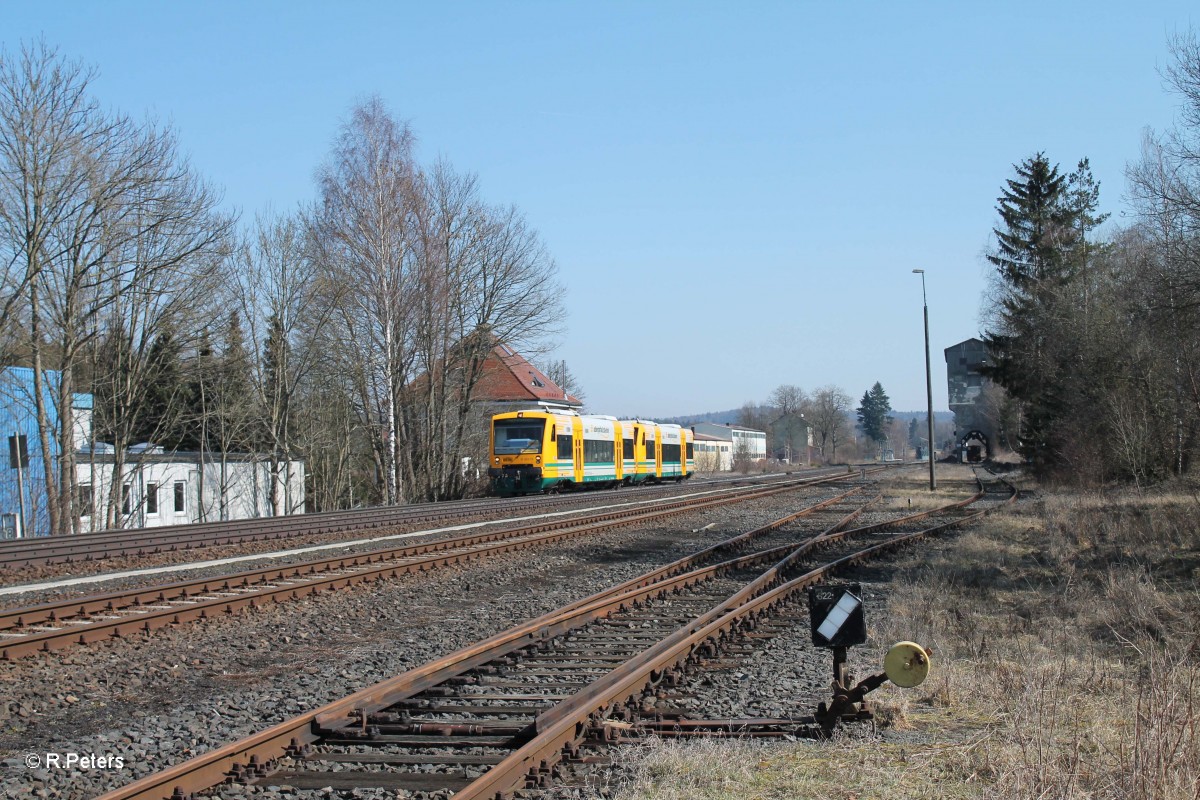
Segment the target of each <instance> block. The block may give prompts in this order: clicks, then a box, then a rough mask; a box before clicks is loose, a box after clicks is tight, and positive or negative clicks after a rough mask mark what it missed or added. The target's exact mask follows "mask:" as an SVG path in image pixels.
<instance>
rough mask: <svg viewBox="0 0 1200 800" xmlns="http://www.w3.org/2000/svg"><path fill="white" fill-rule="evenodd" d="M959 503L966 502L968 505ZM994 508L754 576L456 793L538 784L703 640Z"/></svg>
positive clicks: (540, 724) (463, 798)
mask: <svg viewBox="0 0 1200 800" xmlns="http://www.w3.org/2000/svg"><path fill="white" fill-rule="evenodd" d="M1010 487H1011V484H1010ZM985 493H986V490H985V489H984V487H983V485H982V481H980V492H979V494H978V495H977V497H981V496H983V495H984V494H985ZM1016 497H1017V493H1016V491H1015V488H1014V490H1013V492H1012V494H1011V495H1010V497H1009V499H1008V501H1007V502H1008V503H1011V502H1012V501H1014V500H1015V499H1016ZM955 505H956V507H961V505H960V504H955ZM991 510H993V509H986V510H983V511H980V512H977V513H975V514H971V515H969V516H966V517H962V518H960V519H956V520H951V521H949V522H946V523H943V524H939V525H935V526H933V527H931V528H928V529H926V530H922V531H916V532H914V533H909V534H905V535H902V536H896V537H894V538H892V539H890V540H888V541H885V542H880V543H878V544H874V545H870V546H868V547H865V548H862V549H860V550H858V551H857V552H855V553H852V554H850V555H847V556H843V557H841V558H838V559H835V560H834V561H831V562H829V563H827V564H824V565H822V566H820V567H818V568H816V569H813V570H810V571H809V572H807V573H805V574H804V575H801V576H799V577H797V578H794V579H792V580H790V581H787V582H786V583H783V584H782V585H779V586H777V587H775V588H773V589H770V590H769V591H766V592H763V593H762V594H759V595H758V596H757V597H749V596H748V595H750V594H752V593H753V592H754V591H756V589H761V588H762V586H761V583H762V581H763V579H759V580H756V581H755V582H754V583H755V584H760V585H759V586H758V587H755V588H752V586H748V587H746V588H745V589H743V590H741V591H739V592H738V593H737V594H735V595H734V596H732V597H730V598H729V599H728V600H727V601H725V602H724V603H721V604H719V605H717V606H716V607H714V608H713V609H712V610H710V611H709V612H708V613H706V614H704V615H702V616H701V617H698V618H697V619H696V620H695V621H694V622H693V623H692V624H690V625H688V626H685V627H683V628H680V629H679V630H677V631H676V632H675V633H673V634H672V635H671V636H669V637H667V638H666V639H664V640H662V641H661V642H660V643H659V644H657V645H654V646H652V647H650V648H647V649H646V650H645V651H643V652H642V653H641V654H639V655H638V656H635V657H634V658H633V659H631V660H630V661H628V662H626V663H625V664H623V665H622V666H621V667H618V668H617V669H614V670H613V671H611V672H610V673H608V674H607V675H605V676H604V677H602V678H600V679H599V680H597V681H595V682H593V683H592V684H591V685H589V686H588V687H587V688H586V689H584V690H583V691H582V692H579V693H578V694H576V695H575V696H574V697H572V698H571V699H569V700H564V701H563V702H561V703H559V704H558V705H556V706H555V707H554V708H553V709H551V710H550V711H547V712H544V713H542V714H540V715H538V717H537V721H536V725H537V731H538V733H537V735H536V736H535V737H534V738H533V739H532V740H530V741H529V742H527V743H526V744H525V745H523V746H522V747H520V748H519V749H518V750H516V751H515V752H513V753H512V755H510V756H508V757H507V758H505V759H504V760H503V761H501V762H500V763H499V764H497V765H495V766H493V767H492V768H491V769H489V770H488V771H487V772H485V773H484V774H483V775H482V776H481V777H479V778H477V779H476V780H475V781H473V782H472V783H471V784H470V785H468V786H467V787H466V788H464V789H462V790H461V791H458V792H456V793H455V795H454V797H455V798H456V800H480V799H482V798H495V797H503V796H505V795H507V794H508V793H510V792H511V791H512V790H514V789H518V788H524V787H526V786H528V785H530V784H531V783H532V784H534V785H536V783H537V782H538V780H537V778H538V776H547V775H549V774H550V772H551V769H552V768H553V766H554V765H555V763H557V761H558V760H559V759H561V757H562V755H563V753H564V751H566V752H569V751H571V750H572V749H573V748H574V747H575V746H576V745H577V744H578V742H579V741H580V740H582V738H583V736H584V734H585V733H586V731H587V729H588V728H590V727H592V726H593V725H595V724H598V723H600V722H602V721H603V719H604V718H606V717H607V716H608V715H609V714H610V713H611V712H612V711H613V710H614V709H615V708H617V707H618V706H624V705H627V704H628V703H629V702H630V700H631V699H632V698H634V697H635V696H636V695H638V694H639V693H640V692H642V691H643V690H645V689H646V688H648V687H652V686H653V685H654V684H656V683H658V681H659V680H660V679H661V677H662V676H663V674H664V673H665V672H666V671H667V670H669V669H675V668H678V667H680V666H681V665H682V664H683V663H684V662H686V661H688V660H689V659H690V658H692V657H693V656H694V655H695V654H696V653H697V652H698V648H699V647H700V645H701V644H704V643H706V642H710V641H714V640H720V639H722V638H725V637H727V636H729V635H730V632H731V631H732V630H733V629H734V628H735V627H736V626H753V625H755V624H757V623H756V618H757V617H759V616H761V615H763V614H765V613H769V611H771V610H773V609H777V608H778V607H779V606H781V605H782V604H783V603H785V602H788V601H790V600H792V599H794V598H795V596H796V595H797V594H798V593H799V592H801V591H803V590H805V589H807V588H808V587H809V586H811V585H813V584H816V583H819V582H820V581H822V580H824V579H825V578H826V577H827V576H829V575H831V574H833V573H835V572H837V571H839V570H841V569H843V568H845V567H848V566H852V565H855V564H858V563H861V562H863V561H866V560H868V559H870V558H871V557H873V556H875V555H878V554H881V553H884V552H887V551H890V550H894V549H897V548H899V547H902V546H904V545H907V544H911V543H913V542H915V541H917V540H919V539H922V538H925V537H927V536H929V535H932V534H934V533H937V532H940V531H943V530H946V529H949V528H951V527H955V526H958V525H962V524H964V523H965V522H968V521H970V520H973V519H977V518H979V517H981V516H983V515H985V514H987V513H989V512H990V511H991ZM789 559H791V557H789ZM789 559H785V561H787V560H789ZM782 565H783V562H781V563H780V565H777V568H776V570H778V571H782ZM764 577H765V576H764Z"/></svg>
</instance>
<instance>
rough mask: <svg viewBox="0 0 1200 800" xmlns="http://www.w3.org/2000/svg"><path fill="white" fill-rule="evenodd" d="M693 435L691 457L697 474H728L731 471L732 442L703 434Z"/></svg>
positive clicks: (693, 433)
mask: <svg viewBox="0 0 1200 800" xmlns="http://www.w3.org/2000/svg"><path fill="white" fill-rule="evenodd" d="M692 435H693V439H694V441H693V446H692V450H693V457H694V458H695V461H696V471H697V472H729V471H730V470H732V469H733V442H732V441H731V440H729V439H722V438H720V437H718V436H709V435H708V434H705V433H696V432H695V429H694V428H693V430H692Z"/></svg>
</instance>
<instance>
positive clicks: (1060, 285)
mask: <svg viewBox="0 0 1200 800" xmlns="http://www.w3.org/2000/svg"><path fill="white" fill-rule="evenodd" d="M1014 169H1015V170H1016V178H1010V179H1009V180H1008V181H1007V182H1006V186H1005V189H1004V190H1003V191H1002V193H1001V196H1000V197H999V198H998V203H999V205H998V206H997V207H996V210H997V212H999V214H1000V219H1001V222H1002V225H1001V226H1000V227H997V228H995V229H994V232H995V234H996V249H995V250H994V251H993V252H992V253H989V254H988V256H987V259H988V261H990V262H991V263H992V264H993V265H994V266H995V267H996V269H997V273H998V277H999V280H1000V288H1001V292H1000V297H999V306H998V308H997V314H996V318H995V324H994V326H993V328H994V329H993V330H989V331H987V332H986V333H985V335H984V340H985V342H986V343H987V345H988V349H989V351H990V354H991V358H992V363H991V364H990V365H989V366H988V367H987V368H986V369H985V374H987V375H988V376H989V377H990V378H992V380H994V381H995V382H996V383H998V384H1000V385H1001V386H1003V387H1004V389H1005V390H1006V391H1007V392H1008V393H1009V395H1010V396H1012V397H1013V398H1015V399H1016V400H1018V401H1020V403H1021V407H1022V432H1021V450H1022V451H1023V453H1024V454H1025V455H1026V456H1027V457H1029V458H1031V459H1032V460H1034V461H1035V462H1036V463H1039V464H1045V463H1049V462H1050V461H1053V460H1054V458H1055V453H1056V452H1057V451H1058V449H1059V448H1058V446H1057V444H1056V442H1055V436H1056V434H1055V431H1056V430H1057V428H1058V427H1059V425H1058V423H1059V422H1060V421H1061V419H1062V417H1063V416H1064V415H1065V414H1066V413H1068V412H1067V409H1068V408H1069V407H1070V404H1069V402H1068V401H1069V398H1070V396H1071V394H1072V392H1073V391H1074V389H1073V388H1072V387H1071V386H1070V384H1069V382H1068V378H1069V375H1070V374H1071V372H1072V370H1070V369H1069V365H1070V363H1072V362H1073V360H1076V359H1077V356H1078V354H1077V353H1074V352H1073V351H1072V350H1071V347H1072V345H1071V342H1073V341H1076V338H1075V337H1073V336H1071V335H1069V333H1070V331H1068V330H1067V327H1068V326H1069V325H1070V324H1071V323H1072V321H1073V320H1074V319H1076V318H1077V316H1078V314H1077V309H1078V307H1079V306H1080V305H1081V304H1083V305H1085V306H1086V291H1084V292H1082V293H1081V292H1080V291H1079V289H1080V286H1081V284H1082V285H1086V277H1087V267H1088V263H1089V260H1090V258H1091V255H1092V254H1091V252H1090V251H1089V246H1088V244H1087V233H1088V232H1089V231H1090V230H1091V229H1093V228H1095V227H1096V226H1097V225H1099V224H1101V223H1102V222H1103V221H1104V219H1105V215H1099V214H1097V213H1096V209H1097V206H1098V202H1099V185H1098V184H1097V183H1096V181H1095V179H1094V178H1093V177H1092V173H1091V167H1090V165H1089V163H1088V161H1087V159H1083V160H1082V161H1080V162H1079V164H1078V166H1077V168H1076V170H1075V172H1073V173H1072V174H1071V175H1070V176H1066V175H1063V174H1061V173H1060V172H1059V170H1058V166H1057V165H1052V164H1051V163H1050V162H1049V160H1048V159H1047V158H1046V156H1045V155H1044V154H1043V153H1038V154H1036V155H1035V156H1033V157H1032V158H1029V159H1026V160H1025V161H1024V162H1022V163H1021V164H1017V165H1014Z"/></svg>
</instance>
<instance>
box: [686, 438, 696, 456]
mask: <svg viewBox="0 0 1200 800" xmlns="http://www.w3.org/2000/svg"><path fill="white" fill-rule="evenodd" d="M694 448H695V445H693V444H692V443H691V442H688V443H687V457H688V458H689V459H691V458H693V457H694V453H693V450H694Z"/></svg>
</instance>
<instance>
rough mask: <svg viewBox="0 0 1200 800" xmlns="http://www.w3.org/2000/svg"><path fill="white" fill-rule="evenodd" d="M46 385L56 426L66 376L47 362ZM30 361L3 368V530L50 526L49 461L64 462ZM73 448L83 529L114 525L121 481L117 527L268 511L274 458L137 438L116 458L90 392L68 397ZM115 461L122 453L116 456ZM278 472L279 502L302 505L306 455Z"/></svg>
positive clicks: (9, 534) (41, 530)
mask: <svg viewBox="0 0 1200 800" xmlns="http://www.w3.org/2000/svg"><path fill="white" fill-rule="evenodd" d="M42 375H43V386H42V394H43V398H44V405H45V409H46V417H47V421H48V424H49V426H50V429H51V430H56V429H57V428H58V426H59V422H60V419H61V414H60V412H59V409H58V407H57V403H56V401H55V398H56V397H57V396H58V393H59V391H58V390H59V386H60V379H61V375H60V373H58V372H55V371H52V370H43V372H42ZM34 386H35V381H34V373H33V370H32V369H28V368H25V367H5V368H2V369H0V436H3V437H4V440H5V442H6V444H7V452H6V453H5V455H6V456H7V458H6V460H5V462H4V464H3V468H2V469H0V538H18V537H24V536H42V535H46V534H48V533H49V512H48V499H47V497H48V495H47V491H46V471H47V467H49V470H50V472H51V474H52V475H54V474H57V470H59V469H60V468H61V466H62V464H63V463H64V459H63V458H62V453H61V452H60V450H59V443H58V440H57V438H56V437H54V436H50V437H49V443H48V449H46V450H44V449H43V447H42V443H41V438H40V436H39V435H38V426H37V413H36V403H35V389H34ZM71 398H72V399H71V405H72V408H71V419H72V429H73V435H72V442H71V444H72V448H73V456H74V458H73V460H74V464H75V466H74V469H75V484H76V492H77V495H76V497H75V501H76V502H75V506H76V508H77V509H78V512H79V522H80V530H83V531H92V530H103V529H104V528H106V527H112V526H111V525H109V524H108V522H109V520H110V516H109V513H108V512H109V506H110V504H112V502H113V501H112V498H113V497H114V495H113V488H114V486H115V485H116V483H117V481H120V483H121V486H122V488H123V489H124V490H125V491H124V492H123V496H124V499H123V502H122V504H121V508H119V509H118V508H112V509H111V511H112V517H111V519H112V522H113V523H114V524H115V527H120V528H136V527H158V526H163V525H178V524H182V523H191V522H213V521H217V520H236V519H251V518H254V517H266V516H272V515H273V514H274V512H275V509H274V507H273V505H272V499H271V482H272V471H273V470H272V467H271V462H270V459H269V457H268V456H266V455H264V454H254V453H225V454H221V453H212V452H206V453H196V452H164V451H163V448H161V447H158V446H156V445H153V444H142V445H136V446H134V447H131V448H129V449H128V451H126V452H125V453H124V454H123V457H122V458H121V459H117V457H116V455H117V454H116V452H115V451H114V449H113V447H112V445H107V444H104V443H100V442H95V441H93V438H92V395H90V394H82V393H77V394H73V395H72V396H71ZM118 460H119V461H120V462H121V463H120V464H119V465H118V463H117V462H118ZM276 471H277V473H278V474H277V475H276V476H275V478H274V480H275V481H276V484H277V486H278V491H277V493H276V496H277V498H279V500H280V501H281V503H280V505H281V509H280V511H281V512H282V513H285V514H294V513H302V512H303V511H304V504H305V495H304V462H303V461H291V462H288V463H282V464H279V465H278V466H277V468H276Z"/></svg>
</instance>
